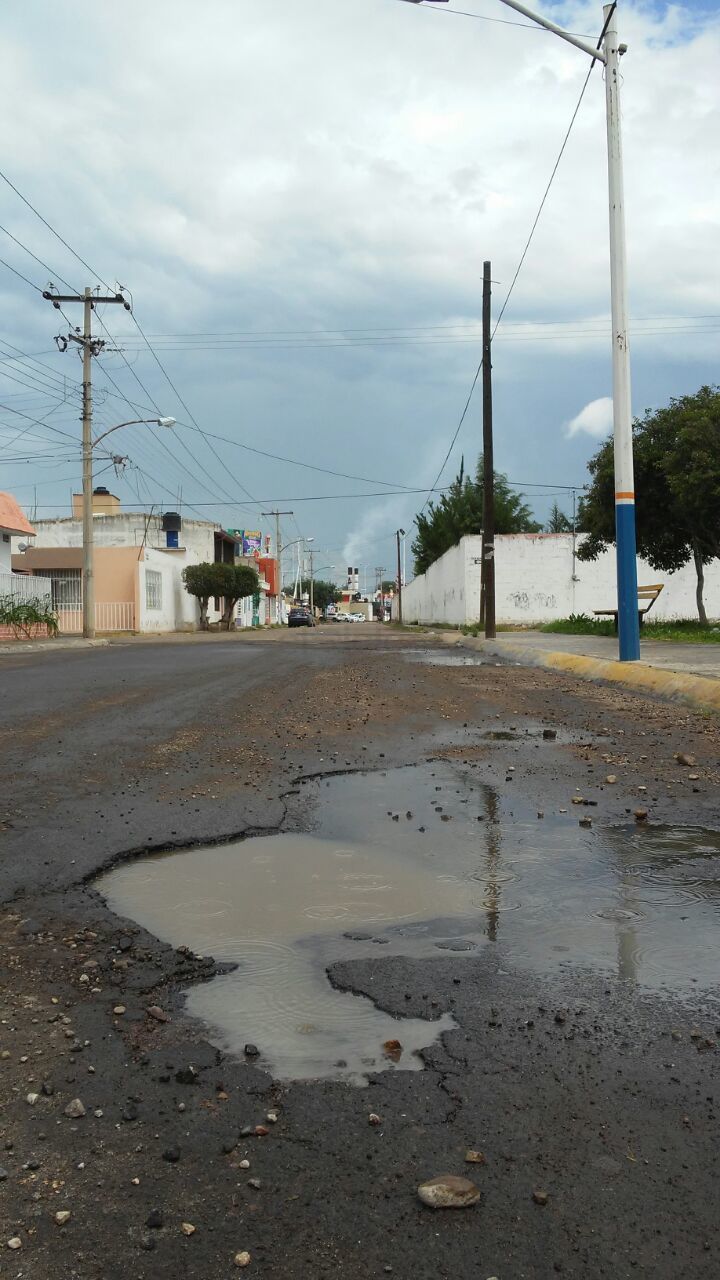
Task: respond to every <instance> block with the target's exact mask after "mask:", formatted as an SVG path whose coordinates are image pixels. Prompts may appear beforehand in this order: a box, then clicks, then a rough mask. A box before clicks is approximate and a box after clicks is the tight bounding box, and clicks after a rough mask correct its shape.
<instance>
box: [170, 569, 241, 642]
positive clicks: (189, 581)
mask: <svg viewBox="0 0 720 1280" xmlns="http://www.w3.org/2000/svg"><path fill="white" fill-rule="evenodd" d="M182 576H183V582H184V583H185V590H186V591H188V592H189V593H190V595H191V596H195V597H196V598H197V601H198V605H199V606H200V630H201V631H207V629H208V604H209V602H210V598H211V596H217V597H218V598H220V599H222V600H223V601H224V608H223V616H222V622H221V626H223V627H224V628H225V630H226V631H229V630H230V622H231V620H232V613H233V609H234V608H235V605H236V604H237V602H238V600H242V599H244V597H245V596H251V595H254V593H255V592H256V591H257V590H258V581H259V580H258V575H257V573H256V571H255V569H250V568H248V567H247V566H246V565H242V564H219V563H215V564H211V563H210V562H208V561H206V562H204V563H203V564H189V565H187V566H186V568H185V569H183V575H182Z"/></svg>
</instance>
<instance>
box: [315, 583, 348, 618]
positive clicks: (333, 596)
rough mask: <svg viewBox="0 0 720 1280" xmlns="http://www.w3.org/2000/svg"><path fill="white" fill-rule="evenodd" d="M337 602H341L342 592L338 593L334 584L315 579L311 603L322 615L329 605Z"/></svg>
mask: <svg viewBox="0 0 720 1280" xmlns="http://www.w3.org/2000/svg"><path fill="white" fill-rule="evenodd" d="M338 600H342V591H339V590H338V588H337V587H336V586H335V583H334V582H325V581H324V580H323V579H322V578H316V579H315V581H314V583H313V603H314V604H315V605H316V607H317V608H318V609H320V610H322V612H323V613H324V612H325V610H326V609H327V607H328V605H329V604H337V602H338Z"/></svg>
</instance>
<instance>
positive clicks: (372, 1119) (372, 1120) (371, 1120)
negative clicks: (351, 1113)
mask: <svg viewBox="0 0 720 1280" xmlns="http://www.w3.org/2000/svg"><path fill="white" fill-rule="evenodd" d="M368 1124H371V1125H372V1126H373V1127H374V1128H377V1126H378V1125H379V1124H382V1120H381V1119H380V1116H379V1115H376V1114H375V1112H374V1111H371V1112H370V1115H369V1116H368Z"/></svg>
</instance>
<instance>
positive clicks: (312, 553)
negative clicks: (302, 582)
mask: <svg viewBox="0 0 720 1280" xmlns="http://www.w3.org/2000/svg"><path fill="white" fill-rule="evenodd" d="M308 555H309V556H310V612H311V614H312V616H313V617H315V607H314V606H315V600H314V588H315V582H314V578H315V565H314V557H315V548H314V547H313V548H312V549H311V550H310V551H309V552H308Z"/></svg>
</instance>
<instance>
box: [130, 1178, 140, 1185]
mask: <svg viewBox="0 0 720 1280" xmlns="http://www.w3.org/2000/svg"><path fill="white" fill-rule="evenodd" d="M130 1181H131V1182H132V1184H133V1186H134V1187H139V1186H140V1179H139V1178H131V1179H130Z"/></svg>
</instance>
